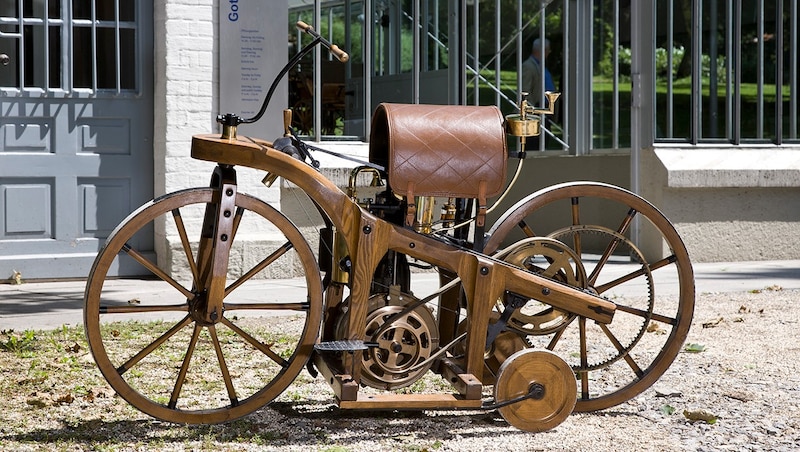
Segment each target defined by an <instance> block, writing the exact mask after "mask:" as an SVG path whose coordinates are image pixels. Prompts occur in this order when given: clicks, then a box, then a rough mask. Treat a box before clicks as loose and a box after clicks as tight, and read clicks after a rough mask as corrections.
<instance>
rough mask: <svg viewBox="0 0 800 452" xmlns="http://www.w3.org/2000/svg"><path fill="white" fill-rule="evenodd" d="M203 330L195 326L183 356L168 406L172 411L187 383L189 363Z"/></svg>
mask: <svg viewBox="0 0 800 452" xmlns="http://www.w3.org/2000/svg"><path fill="white" fill-rule="evenodd" d="M202 329H203V327H202V326H200V324H199V323H195V324H194V331H193V332H192V339H191V340H190V341H189V346H188V347H187V348H186V354H185V355H184V356H183V363H182V364H181V370H180V371H179V372H178V378H177V379H175V387H174V388H172V395H171V396H170V397H169V403H168V404H167V406H168V407H169V408H170V409H173V410H174V409H175V407H176V406H177V405H178V397H179V396H180V394H181V389H182V388H183V383H184V382H186V374H187V373H188V372H189V363H190V362H191V360H192V356H193V355H194V348H195V346H196V345H197V339H198V338H199V337H200V331H202Z"/></svg>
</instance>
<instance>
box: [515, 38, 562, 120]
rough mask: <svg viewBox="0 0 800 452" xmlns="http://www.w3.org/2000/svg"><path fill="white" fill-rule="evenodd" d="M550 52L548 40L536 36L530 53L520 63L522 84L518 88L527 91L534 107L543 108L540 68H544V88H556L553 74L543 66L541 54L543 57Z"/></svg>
mask: <svg viewBox="0 0 800 452" xmlns="http://www.w3.org/2000/svg"><path fill="white" fill-rule="evenodd" d="M549 54H550V40H549V39H545V40H544V42H542V40H541V39H539V38H536V39H535V40H534V41H533V48H532V49H531V55H530V56H529V57H528V59H526V60H525V61H524V62H523V63H522V84H521V86H520V89H521V90H522V91H526V92H527V93H528V102H529V103H530V104H532V105H535V106H536V107H539V108H543V107H545V105H543V104H542V99H543V95H542V72H543V71H542V69H544V90H545V91H553V92H555V90H556V85H555V84H554V83H553V76H552V75H551V74H550V71H549V70H548V69H547V67H543V66H544V65H543V64H542V55H544V59H545V60H546V59H547V56H548V55H549Z"/></svg>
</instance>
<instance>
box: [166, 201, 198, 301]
mask: <svg viewBox="0 0 800 452" xmlns="http://www.w3.org/2000/svg"><path fill="white" fill-rule="evenodd" d="M172 219H173V220H174V221H175V227H176V228H177V229H178V235H179V236H180V238H181V246H183V252H184V254H186V260H187V261H188V262H189V268H190V269H191V271H192V281H194V286H195V287H199V284H200V274H199V273H198V271H197V263H196V262H195V260H194V255H193V254H192V246H191V243H190V242H189V236H188V235H187V234H186V226H185V225H184V224H183V217H182V216H181V211H180V209H173V210H172Z"/></svg>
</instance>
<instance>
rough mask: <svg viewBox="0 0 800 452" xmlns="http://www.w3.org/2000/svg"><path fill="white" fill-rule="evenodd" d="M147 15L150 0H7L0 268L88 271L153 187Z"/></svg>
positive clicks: (35, 273) (2, 48)
mask: <svg viewBox="0 0 800 452" xmlns="http://www.w3.org/2000/svg"><path fill="white" fill-rule="evenodd" d="M152 22H153V6H152V1H148V0H144V1H142V0H137V1H134V0H69V1H63V0H2V2H0V279H6V278H9V277H12V276H13V274H14V272H15V271H17V272H19V273H21V276H22V278H23V279H36V278H69V277H85V276H86V275H87V274H88V272H89V269H90V268H91V264H92V261H93V259H94V256H95V254H96V253H97V250H98V249H99V248H100V246H102V243H103V241H104V239H105V238H106V237H107V236H108V234H109V233H110V232H111V231H112V230H113V228H114V226H115V225H116V224H117V223H118V222H119V221H120V220H122V219H123V218H125V216H126V215H127V214H128V213H129V212H130V211H131V210H133V209H134V208H136V207H137V206H138V205H140V204H142V203H144V202H145V201H146V200H148V199H150V198H152V195H153V139H152V137H153V112H152V106H153V81H152V78H153V75H152V67H153V55H152V51H153V44H152V39H153V38H152V34H153V32H152V29H153V27H152ZM144 240H145V241H152V235H151V234H150V235H148V237H147V238H145V239H144ZM137 246H140V247H142V248H143V249H152V244H150V245H149V248H148V244H147V243H144V244H137Z"/></svg>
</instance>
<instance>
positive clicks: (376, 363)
mask: <svg viewBox="0 0 800 452" xmlns="http://www.w3.org/2000/svg"><path fill="white" fill-rule="evenodd" d="M416 301H418V300H417V299H416V298H415V297H414V296H413V295H409V294H405V293H400V292H399V291H398V292H397V293H395V292H390V293H379V294H373V295H372V296H371V297H370V298H369V310H368V312H367V320H366V326H365V335H366V339H367V341H370V342H375V343H377V344H378V345H377V346H376V347H370V348H369V349H368V350H367V351H365V352H364V358H363V360H362V361H361V383H362V384H364V385H366V386H369V387H372V388H376V389H384V390H394V389H400V388H404V387H407V386H410V385H412V384H413V383H414V382H416V381H417V380H418V379H419V378H420V377H422V375H424V374H425V372H426V371H427V370H428V369H429V368H430V367H431V364H432V363H428V364H427V365H424V366H422V367H417V366H418V365H419V364H420V363H422V362H423V361H425V360H426V359H428V358H430V357H431V355H432V354H433V353H434V352H435V351H436V350H437V349H438V348H439V329H438V326H437V324H436V320H435V319H434V317H433V314H432V313H431V311H430V310H429V309H428V308H427V307H426V306H419V307H417V308H415V309H413V310H411V311H409V312H406V313H404V314H403V311H404V310H405V308H406V306H407V305H408V304H410V303H414V302H416ZM398 314H401V315H400V316H399V317H397V318H395V319H393V320H392V323H391V325H390V326H389V327H387V328H384V325H385V323H386V321H387V320H389V319H390V318H393V317H394V316H396V315H398ZM345 317H346V316H341V317H339V319H338V320H337V325H336V336H337V338H343V337H344V326H345V324H346V322H344V321H343V319H344V318H345ZM381 330H382V331H381ZM376 333H380V334H377V335H376Z"/></svg>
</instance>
